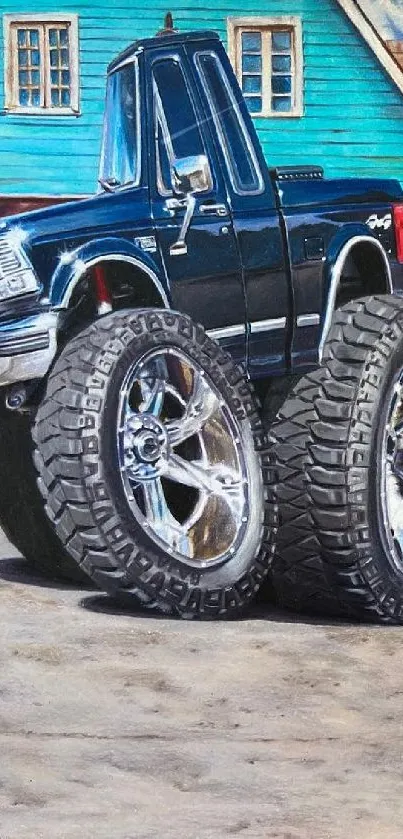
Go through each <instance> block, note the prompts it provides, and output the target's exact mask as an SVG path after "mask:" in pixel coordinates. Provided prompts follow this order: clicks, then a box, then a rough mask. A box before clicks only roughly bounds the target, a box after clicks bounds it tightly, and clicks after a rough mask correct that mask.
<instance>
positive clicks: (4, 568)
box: [0, 556, 95, 591]
mask: <svg viewBox="0 0 403 839" xmlns="http://www.w3.org/2000/svg"><path fill="white" fill-rule="evenodd" d="M1 580H5V581H7V582H12V583H22V584H26V585H29V586H39V587H41V588H54V589H67V590H71V591H80V590H82V589H84V590H85V591H86V590H88V591H94V590H95V586H94V585H93V584H92V583H91V580H88V583H86V582H82V583H81V582H80V583H79V582H69V581H68V580H63V579H60V577H52V576H51V575H50V574H47V573H46V572H45V571H41V570H40V569H39V568H35V567H34V566H33V565H31V564H30V563H29V562H27V560H26V559H24V558H23V557H21V556H13V557H6V558H5V559H0V581H1Z"/></svg>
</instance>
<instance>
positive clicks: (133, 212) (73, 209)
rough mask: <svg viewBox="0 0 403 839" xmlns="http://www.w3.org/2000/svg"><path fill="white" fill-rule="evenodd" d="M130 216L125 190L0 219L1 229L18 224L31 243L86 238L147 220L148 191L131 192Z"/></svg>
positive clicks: (31, 244)
mask: <svg viewBox="0 0 403 839" xmlns="http://www.w3.org/2000/svg"><path fill="white" fill-rule="evenodd" d="M130 199H131V200H130V217H129V218H127V216H128V212H127V207H128V198H127V190H120V191H119V192H115V193H100V194H99V195H95V196H93V197H91V198H84V199H82V200H78V201H69V202H66V203H65V204H55V205H53V206H50V207H45V208H44V209H41V210H32V211H30V212H28V213H20V214H19V215H14V216H7V217H6V218H4V219H1V220H0V233H1V231H2V229H5V228H18V229H19V230H20V231H21V232H22V233H23V234H25V235H24V241H25V240H26V241H27V244H28V245H29V246H30V247H36V246H37V245H43V244H48V243H50V242H58V241H63V242H67V241H68V240H70V241H71V240H78V241H79V240H80V239H85V240H87V239H89V238H90V237H91V234H92V232H94V234H95V233H96V235H99V233H100V232H101V233H103V234H104V235H108V234H111V233H113V231H114V230H115V229H116V228H117V227H118V228H119V229H120V230H122V228H123V229H124V227H125V222H123V224H122V219H127V226H128V228H129V229H133V225H135V224H136V222H137V221H138V222H139V223H141V221H142V220H147V219H148V217H149V205H148V195H147V191H146V190H143V189H136V190H133V191H132V194H131V196H130Z"/></svg>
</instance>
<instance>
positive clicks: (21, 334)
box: [0, 312, 57, 387]
mask: <svg viewBox="0 0 403 839" xmlns="http://www.w3.org/2000/svg"><path fill="white" fill-rule="evenodd" d="M56 330H57V314H56V313H53V312H41V313H39V314H36V315H28V316H26V317H21V318H19V319H18V320H16V319H14V320H7V321H3V322H1V321H0V387H2V386H3V385H9V384H12V383H13V382H21V381H28V380H29V379H40V378H42V376H44V375H45V374H46V373H47V372H48V370H49V367H50V365H51V363H52V361H53V359H54V357H55V355H56V349H57V341H56Z"/></svg>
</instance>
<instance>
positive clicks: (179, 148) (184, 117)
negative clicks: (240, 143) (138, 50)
mask: <svg viewBox="0 0 403 839" xmlns="http://www.w3.org/2000/svg"><path fill="white" fill-rule="evenodd" d="M153 92H154V132H155V153H156V167H157V186H158V192H159V193H160V195H171V194H172V189H171V178H170V167H171V164H172V162H173V160H175V159H179V158H182V157H189V156H190V155H198V154H206V152H205V148H204V144H203V138H202V135H201V132H200V129H199V126H198V120H197V115H196V112H195V109H194V106H193V103H192V100H191V98H190V94H189V90H188V87H187V85H186V80H185V78H184V75H183V71H182V68H181V66H180V64H179V62H178V61H177V60H176V59H173V58H169V59H164V60H162V61H158V62H156V63H155V64H154V66H153Z"/></svg>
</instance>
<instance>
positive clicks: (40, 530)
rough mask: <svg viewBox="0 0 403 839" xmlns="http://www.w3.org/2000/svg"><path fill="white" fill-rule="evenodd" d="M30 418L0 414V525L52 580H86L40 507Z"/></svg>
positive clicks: (14, 414) (41, 503) (24, 415)
mask: <svg viewBox="0 0 403 839" xmlns="http://www.w3.org/2000/svg"><path fill="white" fill-rule="evenodd" d="M31 425H32V421H31V417H30V416H29V414H18V413H16V412H14V413H11V412H10V411H7V410H6V409H5V408H4V409H2V412H1V416H0V526H1V528H2V530H3V531H4V533H5V535H6V536H7V539H8V540H9V541H10V542H11V543H12V544H13V545H14V546H15V547H16V548H17V550H18V551H19V552H20V553H21V554H22V555H23V556H24V557H25V559H27V560H28V561H29V562H30V563H32V564H33V565H34V566H35V567H36V568H39V569H40V570H41V571H44V572H45V573H46V575H47V576H48V577H50V578H53V579H58V578H61V579H67V580H70V581H74V582H87V583H88V579H86V576H85V574H84V573H83V571H81V569H80V568H79V567H78V565H77V563H76V562H74V560H73V559H72V558H71V557H70V556H69V554H68V553H67V551H65V550H64V548H63V546H62V545H61V544H60V541H59V539H58V538H57V536H56V534H55V532H54V529H53V527H52V525H51V524H50V522H49V520H48V517H47V515H46V513H45V511H44V509H43V500H42V496H41V494H40V492H39V490H38V487H37V473H36V470H35V468H34V464H33V460H32V453H33V442H32V434H31Z"/></svg>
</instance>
